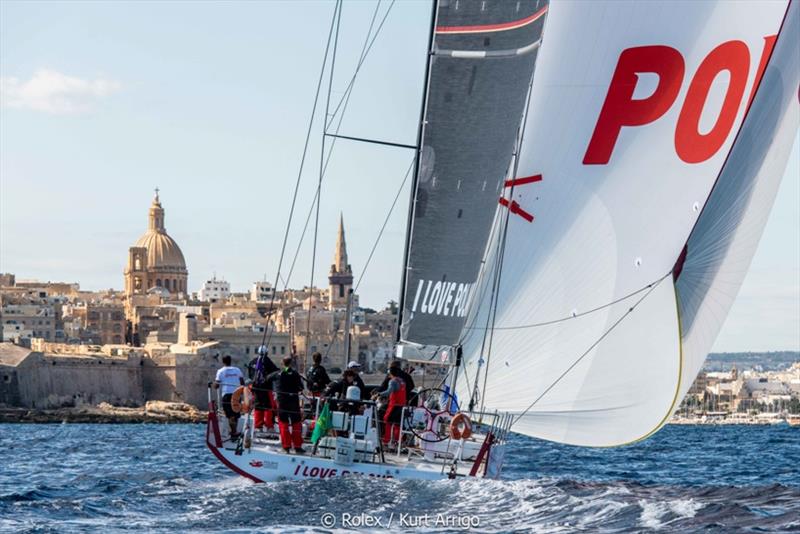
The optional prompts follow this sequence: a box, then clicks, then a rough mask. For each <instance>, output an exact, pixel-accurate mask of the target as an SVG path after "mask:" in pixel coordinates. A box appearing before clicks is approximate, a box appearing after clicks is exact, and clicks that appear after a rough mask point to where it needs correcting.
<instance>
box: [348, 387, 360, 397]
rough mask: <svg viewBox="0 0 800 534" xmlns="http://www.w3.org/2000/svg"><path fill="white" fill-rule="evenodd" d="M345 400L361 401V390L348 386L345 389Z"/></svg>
mask: <svg viewBox="0 0 800 534" xmlns="http://www.w3.org/2000/svg"><path fill="white" fill-rule="evenodd" d="M346 396H347V400H350V401H359V400H361V388H360V387H358V386H350V387H349V388H347V395H346Z"/></svg>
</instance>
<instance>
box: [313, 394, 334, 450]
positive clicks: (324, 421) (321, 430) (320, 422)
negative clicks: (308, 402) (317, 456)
mask: <svg viewBox="0 0 800 534" xmlns="http://www.w3.org/2000/svg"><path fill="white" fill-rule="evenodd" d="M330 428H331V410H330V408H328V403H327V402H326V403H325V406H324V407H323V408H322V411H321V412H320V414H319V417H317V422H316V423H315V424H314V433H313V434H311V442H312V443H313V444H314V445H316V444H317V442H318V441H319V440H320V439H322V437H323V436H325V434H327V433H328V430H330Z"/></svg>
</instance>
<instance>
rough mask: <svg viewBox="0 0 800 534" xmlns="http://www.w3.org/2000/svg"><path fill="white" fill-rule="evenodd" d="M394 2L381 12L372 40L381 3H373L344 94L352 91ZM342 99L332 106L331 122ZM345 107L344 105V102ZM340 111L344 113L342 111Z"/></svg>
mask: <svg viewBox="0 0 800 534" xmlns="http://www.w3.org/2000/svg"><path fill="white" fill-rule="evenodd" d="M394 3H395V0H392V2H391V3H390V4H389V7H388V8H387V9H386V13H384V14H383V18H382V19H381V22H380V24H378V29H377V30H375V35H374V36H373V37H372V40H370V34H371V33H372V27H373V25H374V24H375V18H376V16H377V14H378V8H379V7H380V5H381V0H378V3H377V4H376V5H375V11H374V12H373V13H372V21H371V22H370V24H369V30H367V37H366V38H365V39H364V46H363V47H362V48H361V56H360V57H359V60H358V63H357V64H356V70H355V71H354V72H353V76H352V77H351V78H350V82H348V84H347V87H346V88H345V91H344V92H345V94H348V93H350V92H351V91H352V89H353V85H354V84H355V82H356V76H358V72H359V71H360V70H361V66H362V65H363V64H364V60H365V59H366V58H367V54H369V51H370V50H371V49H372V45H373V43H375V39H376V38H377V37H378V34H379V33H380V32H381V29H382V28H383V24H384V23H385V22H386V19H387V18H388V16H389V12H391V10H392V7H394ZM368 41H369V45H367V42H368ZM343 101H344V96H342V98H341V99H339V103H338V104H336V107H335V108H334V110H333V113H332V116H331V122H333V117H335V116H336V114H337V113H338V112H339V108H340V107H341V106H342V102H343ZM345 107H346V104H345ZM342 113H343V114H344V111H343V112H342Z"/></svg>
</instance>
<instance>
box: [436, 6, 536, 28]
mask: <svg viewBox="0 0 800 534" xmlns="http://www.w3.org/2000/svg"><path fill="white" fill-rule="evenodd" d="M547 8H548V6H544V7H543V8H542V9H540V10H539V11H537V12H536V13H534V14H533V15H531V16H530V17H526V18H524V19H519V20H513V21H511V22H503V23H500V24H478V25H474V26H437V27H436V33H443V34H457V33H490V32H504V31H508V30H516V29H517V28H522V27H524V26H527V25H528V24H531V23H533V22H536V21H537V20H539V19H540V18H542V17H543V16H544V14H545V13H547Z"/></svg>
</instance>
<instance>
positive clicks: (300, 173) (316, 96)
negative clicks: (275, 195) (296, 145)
mask: <svg viewBox="0 0 800 534" xmlns="http://www.w3.org/2000/svg"><path fill="white" fill-rule="evenodd" d="M337 10H338V5H337V6H336V7H334V9H333V15H332V16H331V27H330V29H329V30H328V41H327V44H326V45H325V54H324V56H323V59H322V67H321V68H320V70H319V79H318V80H317V91H316V93H315V94H314V105H313V106H312V108H311V116H310V117H309V119H308V129H307V131H306V140H305V143H304V144H303V155H302V156H301V158H300V169H299V170H298V171H297V179H296V180H295V184H294V194H293V195H292V206H291V208H290V209H289V220H288V221H287V223H286V231H285V232H284V234H283V245H282V246H281V255H280V259H279V260H278V272H277V273H276V274H275V285H274V286H273V287H272V296H271V298H270V301H269V308H268V309H267V317H268V318H269V312H270V311H272V308H273V307H274V305H275V293H276V289H277V288H278V281H279V280H280V278H281V267H282V265H283V257H284V254H285V252H286V244H287V243H288V240H289V229H290V228H291V226H292V219H293V218H294V209H295V206H296V205H297V193H298V191H299V190H300V178H301V177H302V176H303V168H304V166H305V162H306V154H307V153H308V143H309V140H310V139H311V129H312V127H313V125H314V115H315V114H316V111H317V103H318V102H319V94H320V89H321V88H322V79H323V77H324V75H325V65H327V63H328V52H329V50H330V46H331V37H332V36H333V24H334V21H335V20H336V12H337ZM284 289H285V288H284ZM269 330H270V328H269V319H267V324H266V325H265V327H264V336H263V337H262V338H261V345H262V346H263V347H266V348H267V349H266V350H268V345H269V341H270V340H271V339H272V332H269V336H268V335H267V332H268V331H269Z"/></svg>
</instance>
